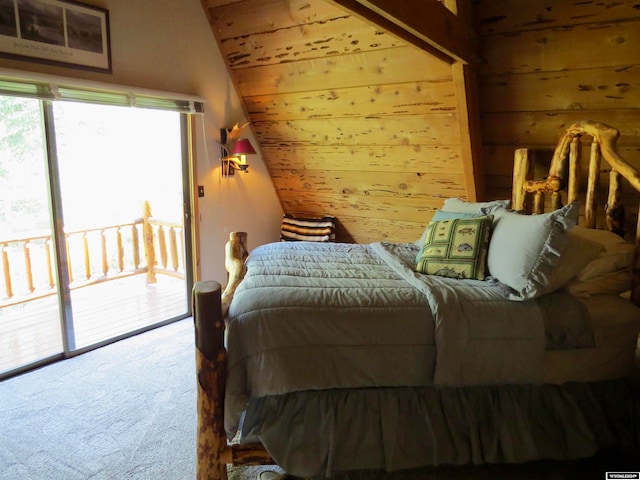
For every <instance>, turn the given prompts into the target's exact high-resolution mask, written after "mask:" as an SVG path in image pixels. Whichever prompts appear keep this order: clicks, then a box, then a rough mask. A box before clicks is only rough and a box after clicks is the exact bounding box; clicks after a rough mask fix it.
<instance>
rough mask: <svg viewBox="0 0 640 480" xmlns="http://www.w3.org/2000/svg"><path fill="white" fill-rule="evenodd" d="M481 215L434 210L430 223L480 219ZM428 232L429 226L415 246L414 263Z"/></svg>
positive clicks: (418, 258) (417, 260) (417, 258)
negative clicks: (416, 247)
mask: <svg viewBox="0 0 640 480" xmlns="http://www.w3.org/2000/svg"><path fill="white" fill-rule="evenodd" d="M482 216H483V214H482V213H462V212H443V211H442V210H436V213H434V214H433V217H431V221H432V222H439V221H440V220H454V219H456V218H474V217H482ZM428 230H429V226H428V225H427V228H425V229H424V232H422V235H421V236H420V238H419V239H418V241H417V242H416V245H417V246H418V247H419V250H418V254H417V255H416V263H418V262H419V261H420V253H421V252H422V246H423V245H424V239H425V238H426V237H427V231H428Z"/></svg>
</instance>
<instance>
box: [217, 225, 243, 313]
mask: <svg viewBox="0 0 640 480" xmlns="http://www.w3.org/2000/svg"><path fill="white" fill-rule="evenodd" d="M248 255H249V251H248V250H247V232H231V233H230V234H229V241H228V242H227V244H226V245H225V259H224V266H225V268H226V269H227V272H229V282H228V283H227V287H226V288H225V289H224V292H223V293H222V317H223V318H224V317H226V315H227V311H228V310H229V305H230V304H231V300H232V299H233V294H234V293H235V292H236V288H238V285H239V284H240V282H241V281H242V279H243V278H244V274H245V273H246V270H247V267H246V266H245V263H244V262H245V260H246V259H247V256H248Z"/></svg>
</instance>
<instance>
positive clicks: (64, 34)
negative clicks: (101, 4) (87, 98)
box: [0, 0, 111, 72]
mask: <svg viewBox="0 0 640 480" xmlns="http://www.w3.org/2000/svg"><path fill="white" fill-rule="evenodd" d="M0 55H2V56H5V57H9V58H17V59H20V60H27V61H37V62H44V63H56V64H58V63H59V64H65V65H66V66H72V67H77V68H84V69H91V70H100V71H106V72H110V71H111V53H110V45H109V14H108V11H107V10H105V9H102V8H98V7H94V6H91V5H85V4H82V3H78V2H72V1H66V0H64V1H63V0H0Z"/></svg>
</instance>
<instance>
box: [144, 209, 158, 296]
mask: <svg viewBox="0 0 640 480" xmlns="http://www.w3.org/2000/svg"><path fill="white" fill-rule="evenodd" d="M150 218H151V205H150V204H149V202H148V201H145V202H144V206H143V209H142V241H143V243H144V255H145V257H146V259H147V283H156V282H157V279H156V272H155V268H156V252H155V249H154V246H153V227H152V226H151V223H150V222H149V219H150Z"/></svg>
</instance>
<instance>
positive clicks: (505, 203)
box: [440, 198, 511, 215]
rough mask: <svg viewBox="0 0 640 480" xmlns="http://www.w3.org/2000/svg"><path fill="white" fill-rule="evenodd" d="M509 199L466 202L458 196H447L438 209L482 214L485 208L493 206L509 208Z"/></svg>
mask: <svg viewBox="0 0 640 480" xmlns="http://www.w3.org/2000/svg"><path fill="white" fill-rule="evenodd" d="M510 205H511V200H493V201H491V202H467V201H465V200H462V199H460V198H447V199H446V200H445V201H444V205H443V206H442V208H441V209H440V210H442V211H443V212H459V213H477V214H482V215H484V214H485V213H486V211H485V210H487V211H488V210H489V209H492V208H495V207H502V208H509V206H510Z"/></svg>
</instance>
